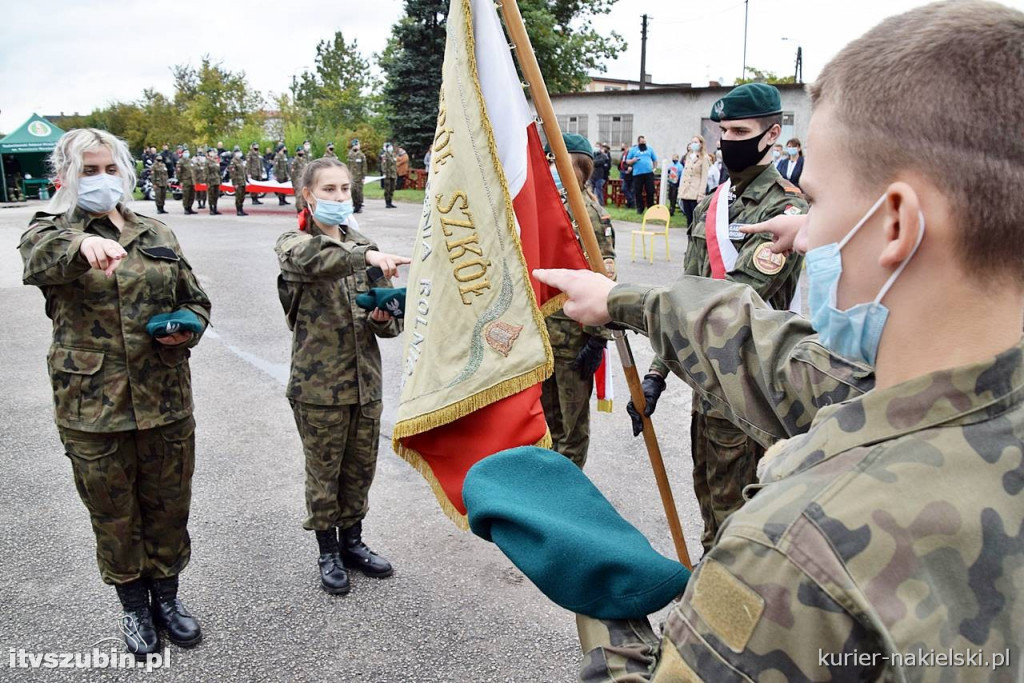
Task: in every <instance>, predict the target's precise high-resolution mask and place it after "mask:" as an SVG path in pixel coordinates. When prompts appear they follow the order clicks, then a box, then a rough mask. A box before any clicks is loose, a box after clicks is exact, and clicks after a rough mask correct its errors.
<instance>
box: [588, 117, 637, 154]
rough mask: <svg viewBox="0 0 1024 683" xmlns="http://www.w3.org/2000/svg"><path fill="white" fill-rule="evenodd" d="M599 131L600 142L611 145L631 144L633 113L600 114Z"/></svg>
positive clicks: (598, 119)
mask: <svg viewBox="0 0 1024 683" xmlns="http://www.w3.org/2000/svg"><path fill="white" fill-rule="evenodd" d="M597 131H598V134H597V136H598V138H600V140H599V142H603V143H606V144H608V145H609V146H611V147H621V146H622V145H631V144H632V142H633V115H632V114H598V116H597Z"/></svg>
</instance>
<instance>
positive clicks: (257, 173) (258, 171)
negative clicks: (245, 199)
mask: <svg viewBox="0 0 1024 683" xmlns="http://www.w3.org/2000/svg"><path fill="white" fill-rule="evenodd" d="M245 166H246V168H245V170H246V172H247V173H248V174H249V177H250V178H252V179H253V180H263V157H262V156H260V153H259V152H257V151H256V150H255V149H250V150H249V154H247V155H246V157H245ZM249 198H250V199H252V203H253V204H255V203H256V202H258V201H259V200H260V198H259V196H258V195H257V193H256V192H250V193H249Z"/></svg>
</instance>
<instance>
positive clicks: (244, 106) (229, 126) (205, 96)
mask: <svg viewBox="0 0 1024 683" xmlns="http://www.w3.org/2000/svg"><path fill="white" fill-rule="evenodd" d="M172 72H173V74H174V90H175V93H174V104H175V105H176V106H177V107H178V109H179V111H180V112H181V114H182V116H183V117H184V119H185V121H186V123H187V124H188V127H189V129H190V133H191V135H190V137H191V139H193V140H198V141H199V142H203V141H210V140H213V139H214V138H216V137H217V136H224V135H226V134H228V133H231V132H234V131H236V130H239V129H240V128H242V127H244V126H246V125H247V124H251V123H253V122H254V121H257V120H258V115H259V112H260V111H261V109H262V108H263V96H262V95H260V93H259V92H257V91H256V90H253V89H252V88H250V87H249V83H248V81H246V78H245V72H244V71H239V72H238V73H234V72H232V71H229V70H227V69H225V68H224V67H223V66H221V64H220V63H219V62H217V63H214V62H213V61H212V60H211V59H210V57H209V56H208V55H206V56H204V57H203V58H202V61H201V63H200V65H199V68H198V69H197V68H194V67H192V66H190V65H180V66H176V67H174V68H173V69H172ZM211 144H212V143H211Z"/></svg>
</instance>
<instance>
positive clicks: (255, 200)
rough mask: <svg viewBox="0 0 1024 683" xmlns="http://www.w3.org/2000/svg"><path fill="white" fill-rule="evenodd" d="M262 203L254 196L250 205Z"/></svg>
mask: <svg viewBox="0 0 1024 683" xmlns="http://www.w3.org/2000/svg"><path fill="white" fill-rule="evenodd" d="M262 203H263V202H261V201H260V200H258V199H256V198H255V197H254V198H253V200H252V205H253V206H259V205H260V204H262Z"/></svg>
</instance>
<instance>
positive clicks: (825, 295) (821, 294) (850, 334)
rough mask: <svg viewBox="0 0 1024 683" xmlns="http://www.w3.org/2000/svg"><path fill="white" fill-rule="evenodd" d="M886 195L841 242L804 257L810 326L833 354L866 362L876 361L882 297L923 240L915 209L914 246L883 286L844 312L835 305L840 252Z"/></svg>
mask: <svg viewBox="0 0 1024 683" xmlns="http://www.w3.org/2000/svg"><path fill="white" fill-rule="evenodd" d="M886 196H887V195H882V197H881V198H880V199H879V200H878V201H877V202H875V205H874V206H872V207H871V208H870V209H869V210H868V212H867V213H866V214H865V215H864V217H863V218H861V219H860V221H859V222H858V223H857V225H855V226H853V230H851V231H850V232H849V233H848V234H847V235H846V237H844V238H843V240H842V241H841V242H838V243H837V242H833V243H831V244H825V245H823V246H820V247H816V248H814V249H811V250H810V251H809V252H807V255H806V257H805V258H806V263H807V281H808V303H809V305H810V314H811V325H812V326H813V327H814V329H815V331H816V332H817V333H818V337H819V338H820V339H821V343H822V344H824V346H825V348H827V349H828V350H829V351H832V352H833V353H836V354H838V355H840V356H843V357H844V358H849V359H851V360H856V361H859V362H861V363H866V364H868V365H874V364H875V359H876V357H877V356H878V344H879V342H881V340H882V330H883V328H884V327H885V322H886V320H888V318H889V309H888V308H886V307H885V305H883V304H882V299H883V298H884V297H885V295H886V294H887V293H888V292H889V289H890V288H891V287H892V285H893V283H894V282H896V278H898V277H899V276H900V274H901V273H902V272H903V269H904V268H906V267H907V264H908V263H910V259H912V258H914V254H916V253H917V249H918V247H920V246H921V240H923V239H924V214H923V213H920V212H918V222H919V231H918V235H917V242H916V243H915V244H914V249H913V251H911V252H910V256H908V257H907V258H906V260H905V261H903V263H901V264H900V265H899V267H898V268H897V269H896V272H894V273H893V274H892V275H891V276H890V277H889V279H888V280H887V281H886V283H885V284H884V285H883V286H882V289H881V291H880V292H878V296H876V297H875V300H874V301H871V302H869V303H865V304H857V305H856V306H853V307H852V308H849V309H847V310H845V311H840V310H839V309H837V308H836V301H837V298H836V296H837V291H838V289H839V277H840V276H841V275H842V274H843V258H842V256H841V255H840V253H839V252H840V251H842V249H843V247H845V246H846V244H847V243H848V242H849V241H850V240H851V239H853V236H854V235H856V234H857V232H858V231H859V230H860V229H861V228H862V227H864V224H865V223H867V222H868V219H870V218H871V217H872V216H873V215H874V214H875V212H876V211H878V208H879V207H880V206H882V204H883V203H884V202H885V199H886Z"/></svg>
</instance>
